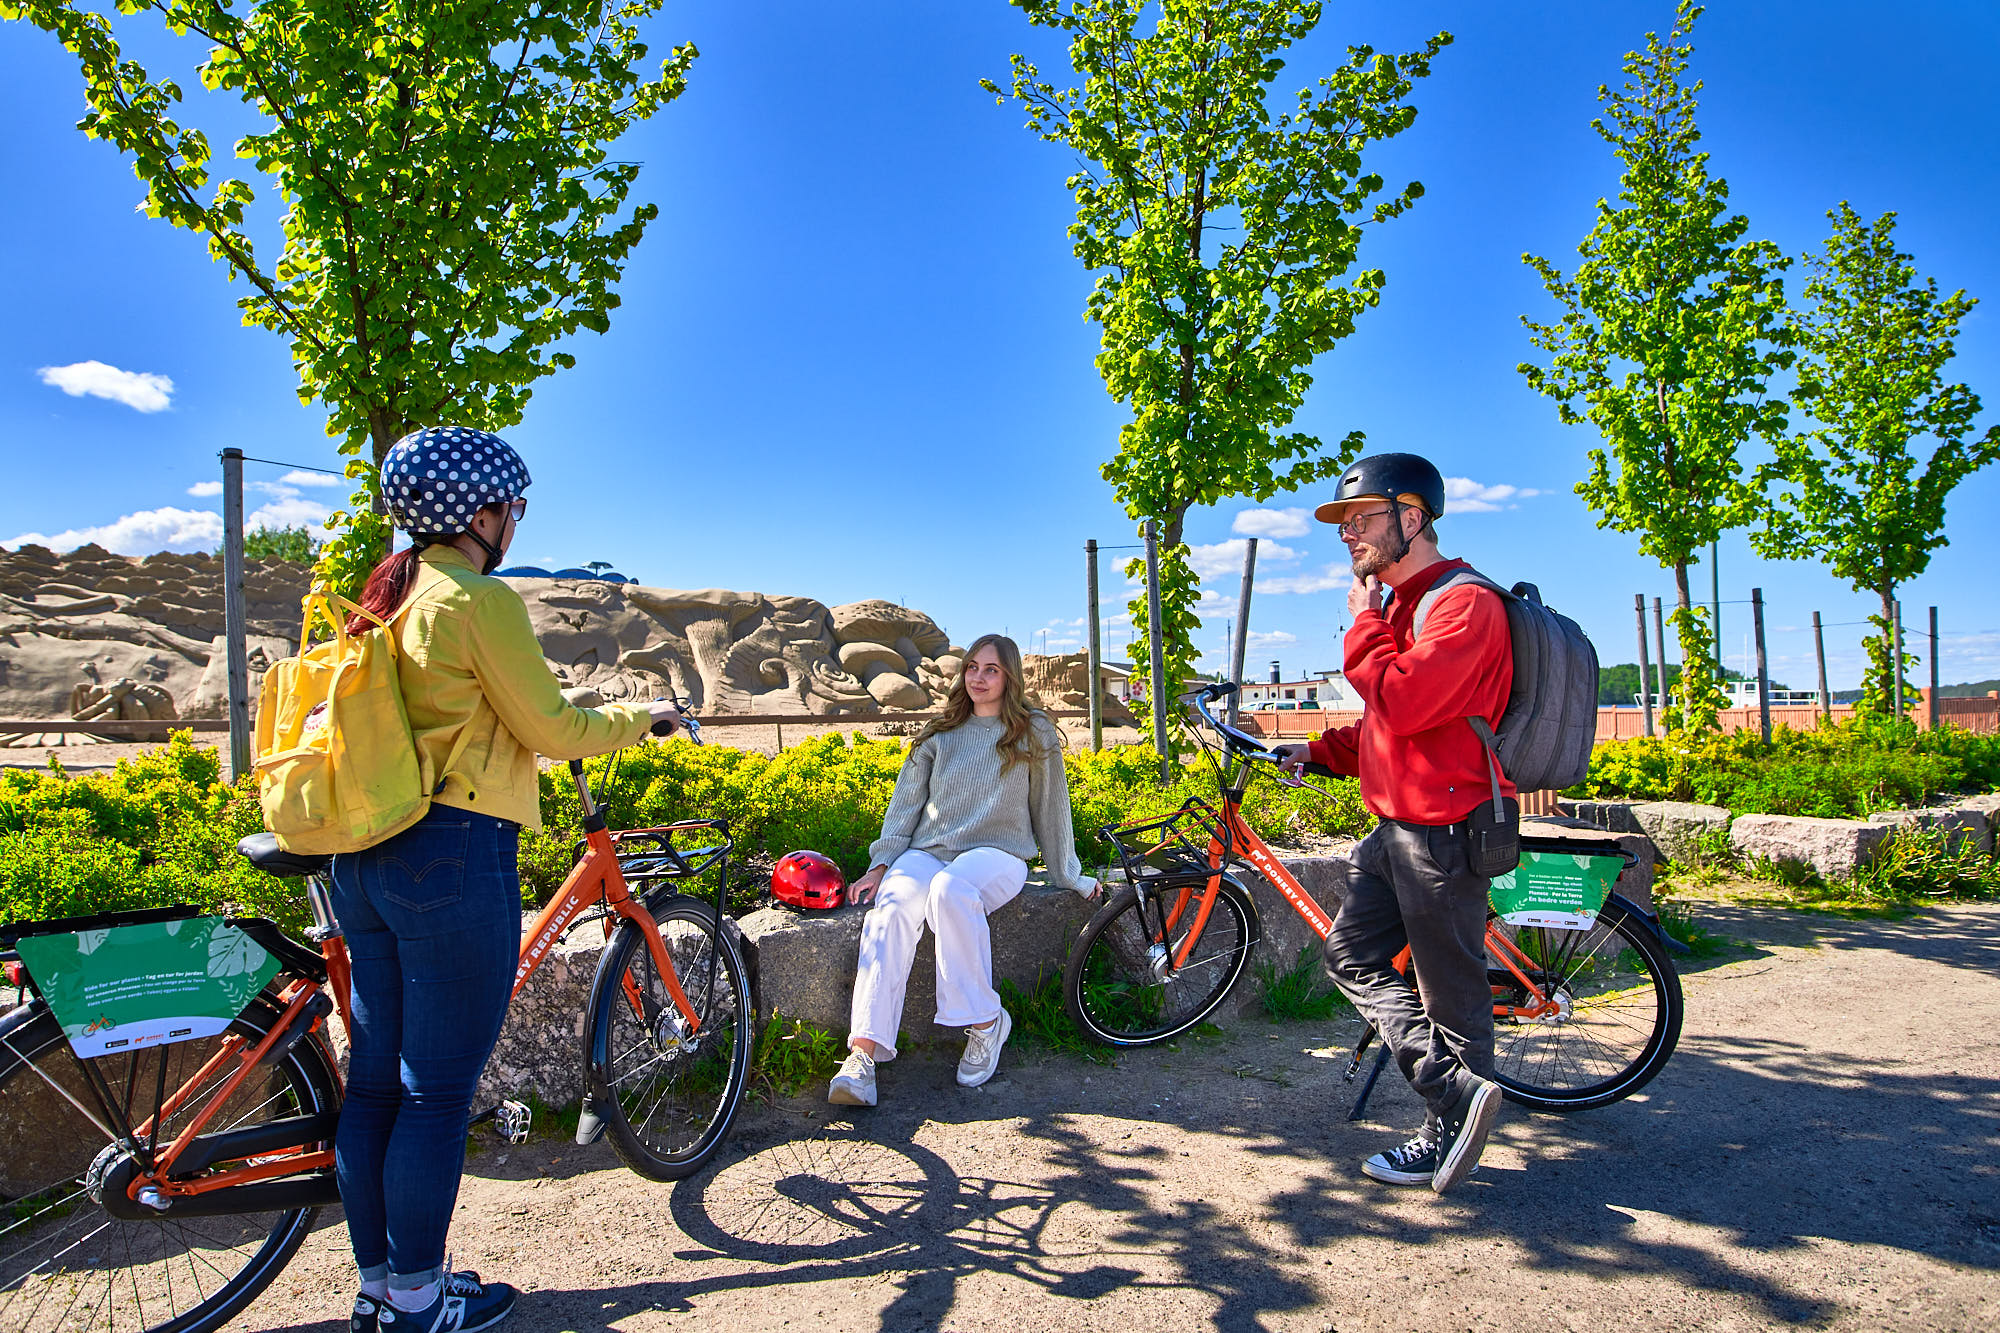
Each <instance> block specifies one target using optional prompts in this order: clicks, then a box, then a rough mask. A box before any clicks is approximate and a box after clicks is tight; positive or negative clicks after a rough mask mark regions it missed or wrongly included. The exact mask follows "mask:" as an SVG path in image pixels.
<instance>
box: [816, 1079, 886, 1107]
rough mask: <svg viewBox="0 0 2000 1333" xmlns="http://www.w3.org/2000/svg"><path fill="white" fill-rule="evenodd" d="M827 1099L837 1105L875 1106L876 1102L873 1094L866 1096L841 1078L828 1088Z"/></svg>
mask: <svg viewBox="0 0 2000 1333" xmlns="http://www.w3.org/2000/svg"><path fill="white" fill-rule="evenodd" d="M826 1099H827V1100H828V1101H829V1102H832V1103H833V1104H834V1105H835V1106H873V1105H874V1104H875V1098H874V1097H873V1096H864V1095H863V1094H862V1093H861V1091H860V1090H859V1089H858V1088H855V1087H854V1086H853V1085H851V1084H848V1083H844V1082H841V1081H839V1080H836V1081H835V1082H834V1084H833V1086H832V1087H830V1088H828V1089H827V1090H826Z"/></svg>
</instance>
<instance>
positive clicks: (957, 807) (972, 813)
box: [868, 713, 1097, 894]
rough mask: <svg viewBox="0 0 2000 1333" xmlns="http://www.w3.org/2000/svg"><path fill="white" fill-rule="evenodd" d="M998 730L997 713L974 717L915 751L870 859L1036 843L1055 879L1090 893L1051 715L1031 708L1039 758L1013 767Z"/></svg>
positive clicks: (880, 861) (1023, 851)
mask: <svg viewBox="0 0 2000 1333" xmlns="http://www.w3.org/2000/svg"><path fill="white" fill-rule="evenodd" d="M1003 731H1004V724H1003V723H1002V722H1001V720H1000V719H999V718H997V717H978V716H974V717H970V718H968V719H966V721H965V723H964V725H962V726H958V727H954V728H953V729H952V730H950V731H941V732H938V733H937V734H936V735H934V736H931V737H929V738H927V739H926V740H925V741H924V742H923V743H922V744H920V745H918V746H917V747H916V748H915V749H913V750H911V751H910V756H909V758H907V759H905V760H904V761H903V771H902V773H901V775H899V776H898V777H897V779H896V794H895V796H894V797H893V798H891V799H890V801H889V813H888V814H887V815H885V816H884V817H883V819H882V836H881V837H879V838H877V839H876V840H875V841H874V843H873V844H872V845H870V847H869V848H868V863H869V864H870V865H871V866H885V865H890V864H892V863H893V862H894V861H895V859H896V858H897V857H899V856H901V855H902V854H903V853H904V852H906V851H908V850H909V849H910V848H912V847H914V848H916V849H917V850H918V851H920V852H929V853H930V854H931V855H933V856H935V857H937V858H938V859H939V860H941V861H949V860H951V859H952V858H953V857H955V856H958V855H960V854H961V853H963V852H969V851H971V850H972V849H973V848H974V847H996V848H998V849H999V850H1001V851H1003V852H1007V853H1009V854H1011V855H1013V856H1018V857H1020V858H1021V859H1022V860H1023V861H1027V860H1032V859H1033V858H1034V856H1035V854H1036V852H1037V850H1039V851H1040V853H1041V856H1042V860H1043V862H1044V863H1045V864H1046V865H1047V866H1048V868H1049V882H1050V883H1051V884H1054V885H1055V886H1057V887H1058V888H1064V889H1074V890H1075V891H1076V892H1078V893H1082V894H1089V893H1092V892H1094V891H1095V890H1096V888H1097V881H1095V880H1093V879H1091V878H1089V877H1088V876H1086V875H1085V874H1084V873H1083V867H1082V866H1081V865H1079V864H1078V863H1077V859H1076V839H1075V835H1074V833H1073V832H1072V829H1071V825H1070V813H1069V783H1068V781H1067V779H1066V778H1065V777H1064V775H1063V762H1062V744H1061V737H1060V736H1059V735H1058V734H1057V732H1056V727H1055V723H1053V722H1051V721H1049V719H1048V718H1047V717H1045V716H1043V715H1042V714H1040V713H1037V714H1035V718H1034V722H1033V724H1032V730H1031V731H1030V733H1029V734H1030V736H1031V737H1032V739H1033V741H1034V745H1035V750H1036V751H1037V757H1035V758H1031V759H1024V760H1021V761H1020V762H1018V763H1016V764H1014V765H1013V766H1012V767H1008V766H1007V765H1006V764H1005V763H1004V762H1003V760H1002V758H1001V755H1000V752H999V750H997V749H996V748H994V747H995V742H997V741H998V740H999V739H1000V737H1001V735H1002V734H1003Z"/></svg>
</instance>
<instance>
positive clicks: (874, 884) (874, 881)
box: [847, 866, 889, 903]
mask: <svg viewBox="0 0 2000 1333" xmlns="http://www.w3.org/2000/svg"><path fill="white" fill-rule="evenodd" d="M888 873H889V867H887V866H872V867H870V868H869V871H868V873H867V874H865V875H863V876H862V877H861V878H860V879H857V880H855V881H854V882H853V883H852V884H850V885H848V886H847V896H848V898H849V899H850V900H851V901H853V902H857V903H865V902H870V901H872V900H873V899H874V897H875V890H877V889H879V888H881V887H882V877H883V876H884V875H886V874H888Z"/></svg>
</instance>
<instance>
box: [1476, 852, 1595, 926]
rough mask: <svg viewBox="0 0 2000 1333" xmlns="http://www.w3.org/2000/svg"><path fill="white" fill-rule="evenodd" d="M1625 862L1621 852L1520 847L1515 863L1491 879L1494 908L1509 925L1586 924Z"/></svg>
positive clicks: (1590, 919)
mask: <svg viewBox="0 0 2000 1333" xmlns="http://www.w3.org/2000/svg"><path fill="white" fill-rule="evenodd" d="M1624 868H1625V861H1624V858H1623V857H1617V856H1576V855H1572V854H1571V853H1569V852H1529V851H1524V852H1522V853H1521V864H1520V865H1518V866H1516V867H1515V868H1514V869H1512V870H1510V871H1508V872H1507V873H1506V874H1504V875H1501V876H1499V877H1497V878H1496V879H1494V881H1493V888H1492V892H1491V896H1492V900H1493V910H1494V911H1496V912H1498V913H1499V914H1500V919H1501V920H1503V921H1505V922H1506V923H1507V924H1508V925H1510V926H1547V927H1550V928H1552V929H1555V930H1588V929H1590V928H1591V927H1592V926H1593V925H1595V924H1597V913H1598V911H1599V909H1601V908H1602V907H1603V906H1604V900H1605V898H1606V897H1607V896H1608V895H1609V894H1610V892H1611V886H1612V884H1613V883H1615V882H1616V881H1617V879H1618V872H1619V871H1621V870H1623V869H1624Z"/></svg>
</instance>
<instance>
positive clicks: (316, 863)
mask: <svg viewBox="0 0 2000 1333" xmlns="http://www.w3.org/2000/svg"><path fill="white" fill-rule="evenodd" d="M236 850H237V851H239V852H241V853H242V854H243V856H244V857H245V858H246V859H247V860H248V861H249V862H250V864H251V865H253V866H256V867H257V868H258V869H259V870H261V871H263V872H264V873H265V874H267V875H276V876H278V877H279V878H280V879H295V878H297V877H298V876H300V875H318V874H323V873H325V871H326V867H327V864H328V862H330V861H332V860H333V858H332V857H330V856H300V855H298V854H297V853H295V852H288V851H286V850H285V849H284V848H282V847H280V846H279V845H278V835H277V834H275V833H253V834H251V835H250V836H249V837H247V838H245V839H243V840H242V841H241V842H239V843H237V844H236Z"/></svg>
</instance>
